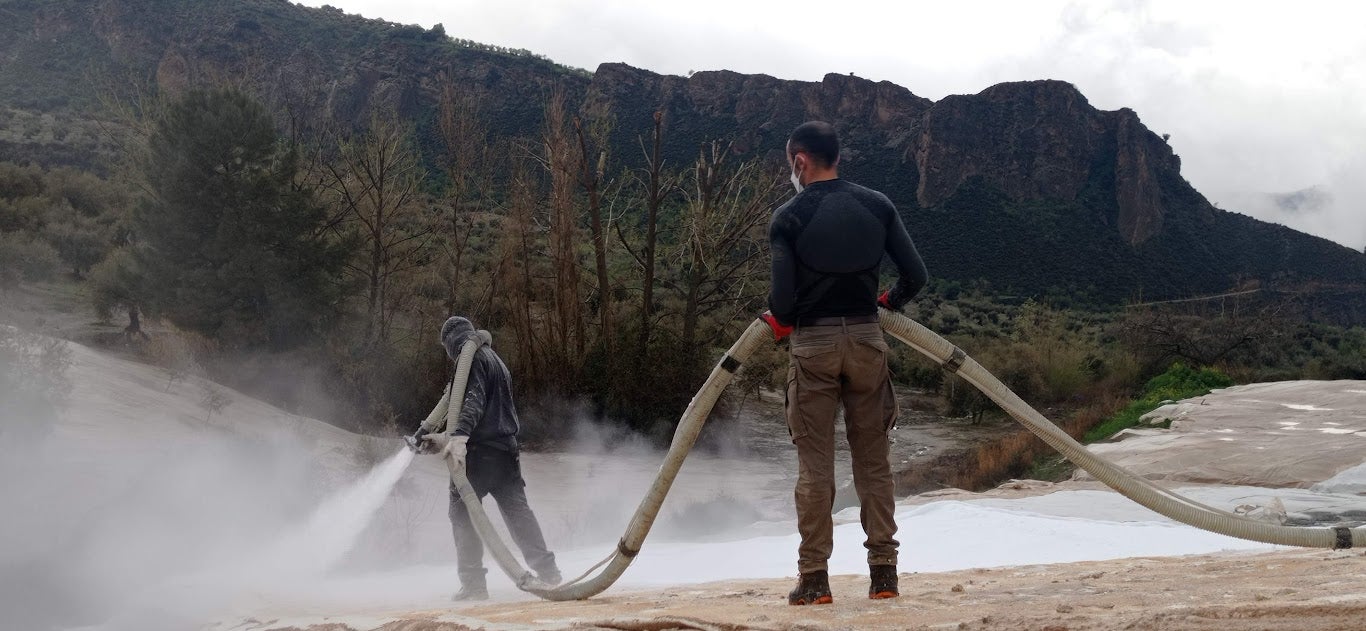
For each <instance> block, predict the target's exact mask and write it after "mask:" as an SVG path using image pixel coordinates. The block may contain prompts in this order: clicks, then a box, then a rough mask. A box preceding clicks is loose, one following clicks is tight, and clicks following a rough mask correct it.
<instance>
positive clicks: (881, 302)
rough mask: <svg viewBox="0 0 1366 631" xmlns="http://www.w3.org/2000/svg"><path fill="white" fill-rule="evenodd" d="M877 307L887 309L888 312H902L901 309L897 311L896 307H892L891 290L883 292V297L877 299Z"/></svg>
mask: <svg viewBox="0 0 1366 631" xmlns="http://www.w3.org/2000/svg"><path fill="white" fill-rule="evenodd" d="M877 306H879V307H882V308H883V309H886V310H888V311H901V310H900V309H897V308H896V307H893V306H892V292H891V290H887V291H884V292H882V295H881V296H878V297H877Z"/></svg>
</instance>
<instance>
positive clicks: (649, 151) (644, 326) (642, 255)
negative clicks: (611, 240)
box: [614, 111, 678, 352]
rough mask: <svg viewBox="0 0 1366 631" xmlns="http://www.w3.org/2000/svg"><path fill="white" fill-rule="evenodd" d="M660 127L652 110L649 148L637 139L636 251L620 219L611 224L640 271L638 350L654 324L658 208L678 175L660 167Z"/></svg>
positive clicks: (647, 341) (660, 116) (646, 343)
mask: <svg viewBox="0 0 1366 631" xmlns="http://www.w3.org/2000/svg"><path fill="white" fill-rule="evenodd" d="M663 127H664V113H663V112H661V111H656V112H655V115H654V127H653V130H652V131H651V136H650V145H649V148H647V147H646V145H645V140H644V139H643V138H642V139H641V140H640V145H641V146H640V149H641V152H642V153H644V154H645V168H644V169H641V171H640V172H639V173H636V174H634V176H635V179H636V180H637V181H638V182H639V183H640V184H642V185H643V186H644V189H645V191H644V197H645V200H644V201H645V238H644V242H643V243H642V244H641V245H640V251H639V252H637V251H636V250H635V249H634V248H632V247H631V243H630V241H628V240H627V238H626V236H625V235H624V234H623V233H622V230H621V222H615V224H614V225H615V226H616V229H617V238H618V239H619V240H620V241H621V243H622V245H623V246H625V247H626V251H627V252H629V253H630V254H631V256H632V257H633V258H635V260H636V263H637V264H639V265H640V267H641V271H642V276H643V278H642V280H641V287H640V289H641V298H640V341H639V344H640V348H641V349H642V352H643V351H644V349H647V348H649V345H650V336H651V332H652V329H653V328H654V309H655V273H656V268H657V266H656V264H655V257H656V250H657V247H658V244H659V209H660V207H661V206H662V205H663V204H664V200H665V198H666V197H668V195H669V194H670V192H671V191H673V190H674V187H675V186H677V185H678V177H677V176H676V175H674V174H670V173H666V172H665V171H664V159H663V158H662V157H661V156H660V147H661V145H662V144H663V141H664V130H663Z"/></svg>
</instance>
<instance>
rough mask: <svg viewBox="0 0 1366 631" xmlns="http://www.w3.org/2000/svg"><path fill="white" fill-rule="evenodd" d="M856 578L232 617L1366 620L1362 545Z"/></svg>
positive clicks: (1034, 623) (286, 628) (505, 626)
mask: <svg viewBox="0 0 1366 631" xmlns="http://www.w3.org/2000/svg"><path fill="white" fill-rule="evenodd" d="M865 580H866V579H865V578H864V577H860V576H838V577H834V578H833V579H832V587H833V588H834V592H835V603H834V604H833V605H826V606H813V607H790V606H788V605H787V604H786V601H785V600H784V598H785V595H786V592H787V590H788V589H789V588H790V586H791V585H790V583H791V582H792V581H788V580H773V579H768V580H759V581H753V582H747V583H741V582H725V583H712V584H707V585H696V586H689V587H686V588H671V589H664V590H659V591H642V592H608V593H607V594H605V595H602V596H598V597H596V598H592V599H589V600H586V601H579V602H569V603H551V602H541V601H534V602H528V601H523V602H510V603H497V604H485V605H481V606H475V607H467V608H463V609H459V610H452V611H425V612H410V613H403V614H394V615H391V616H384V617H378V618H375V617H372V618H369V619H367V620H347V619H344V618H340V619H331V620H317V621H311V622H310V621H285V620H277V621H267V622H261V623H256V624H248V625H243V626H240V627H236V630H237V631H266V630H272V631H348V630H355V631H361V630H362V629H366V630H368V629H377V630H382V631H463V630H468V629H488V630H490V631H495V630H503V631H514V630H522V629H622V630H633V631H646V630H648V631H662V630H665V629H697V630H707V631H711V630H717V631H740V630H755V631H758V630H765V629H772V630H779V629H781V630H790V631H795V630H808V629H810V630H814V629H869V630H878V629H964V630H973V631H977V630H986V629H1002V630H1011V631H1026V630H1027V631H1095V630H1101V629H1126V630H1127V629H1141V630H1145V631H1146V630H1152V631H1175V630H1187V629H1190V630H1209V629H1230V630H1231V629H1237V630H1240V631H1257V630H1262V631H1329V630H1342V631H1348V630H1353V631H1356V630H1360V629H1366V558H1364V557H1363V555H1362V553H1361V552H1359V551H1338V552H1330V551H1312V550H1286V551H1277V552H1272V553H1264V554H1218V555H1204V556H1191V557H1177V558H1138V559H1120V560H1113V561H1095V562H1085V563H1069V564H1059V565H1046V566H1022V567H1010V568H996V569H976V570H966V571H959V572H945V573H934V574H902V575H901V586H902V596H901V597H900V598H897V599H893V600H885V601H870V600H868V599H867V598H866V597H865V596H864V594H865V593H866V591H865V590H866V589H867V587H866V583H865Z"/></svg>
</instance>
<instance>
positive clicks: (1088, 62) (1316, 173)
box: [304, 0, 1366, 248]
mask: <svg viewBox="0 0 1366 631" xmlns="http://www.w3.org/2000/svg"><path fill="white" fill-rule="evenodd" d="M326 2H327V3H330V4H333V5H335V6H339V7H340V8H342V9H344V10H346V11H348V12H352V13H361V14H363V15H366V16H368V17H382V18H385V19H388V20H392V21H395V22H402V23H416V24H422V25H424V26H431V25H432V24H435V23H437V22H441V23H443V24H444V26H445V27H446V32H447V33H449V34H451V35H452V36H455V37H463V38H466V39H472V40H476V41H481V42H486V43H490V44H499V45H504V46H513V47H518V48H526V49H530V50H532V51H535V52H537V53H540V54H544V55H547V56H549V57H550V58H552V59H555V60H556V61H559V62H561V63H565V64H568V65H573V66H579V67H583V68H588V69H590V70H591V69H593V68H595V67H597V65H598V64H599V63H602V62H610V61H622V62H626V63H629V64H631V65H634V66H639V67H643V68H647V69H650V70H654V71H656V72H663V73H671V74H683V73H686V72H687V71H689V70H710V69H721V68H724V69H729V70H735V71H737V72H746V73H764V74H770V75H774V76H778V77H782V78H789V79H801V80H818V79H820V77H822V76H823V75H824V74H825V73H827V72H837V73H846V72H853V73H855V74H857V75H859V76H861V77H866V78H870V79H874V80H882V79H886V80H890V81H893V82H895V83H898V84H901V85H903V86H906V87H907V88H909V89H910V90H911V91H912V92H914V93H916V94H918V95H921V96H925V97H928V98H932V99H938V98H942V97H943V96H945V95H947V94H959V93H975V92H978V91H980V90H982V89H984V88H986V87H988V86H990V85H993V84H995V83H999V82H1002V81H1017V80H1027V79H1039V78H1053V79H1063V80H1066V81H1071V82H1073V83H1075V84H1076V85H1077V86H1078V87H1079V88H1080V89H1081V90H1082V92H1083V93H1084V94H1086V95H1087V97H1088V98H1089V99H1090V100H1091V102H1092V103H1093V104H1094V105H1096V106H1097V107H1101V108H1104V109H1117V108H1120V107H1131V108H1133V109H1134V110H1135V111H1137V112H1138V113H1139V115H1140V116H1141V117H1142V118H1143V120H1144V122H1145V123H1146V124H1147V125H1148V126H1149V127H1150V128H1152V129H1153V130H1154V131H1156V132H1158V133H1170V134H1171V135H1172V139H1171V142H1172V145H1173V147H1174V148H1175V149H1176V150H1177V152H1178V153H1179V154H1180V155H1181V157H1182V160H1183V165H1184V173H1185V175H1186V177H1187V179H1189V180H1190V181H1191V182H1192V183H1193V184H1194V185H1195V186H1196V188H1198V189H1200V190H1201V191H1202V192H1204V193H1205V194H1206V195H1207V196H1209V197H1210V198H1211V200H1213V201H1215V202H1219V203H1220V204H1221V206H1223V207H1224V208H1226V209H1230V210H1238V211H1240V212H1245V213H1248V214H1252V215H1253V216H1256V217H1258V218H1261V219H1265V220H1268V221H1276V222H1278V223H1286V224H1288V225H1291V226H1293V227H1295V228H1298V229H1301V230H1305V231H1309V232H1312V233H1313V234H1317V235H1319V236H1323V237H1327V238H1330V239H1333V240H1335V241H1338V242H1340V243H1343V244H1346V245H1349V246H1352V247H1355V248H1361V247H1362V246H1364V245H1366V190H1363V186H1362V185H1361V184H1360V182H1361V180H1362V176H1363V175H1366V174H1363V173H1362V171H1361V169H1362V168H1363V166H1366V38H1364V37H1362V36H1361V34H1360V31H1361V29H1360V25H1361V24H1366V4H1362V3H1356V2H1352V1H1350V0H1344V1H1339V2H1329V1H1313V0H1309V1H1306V2H1297V3H1285V2H1270V1H1266V0H1255V1H1243V2H1233V1H1209V2H1195V3H1193V2H1187V1H1185V0H1106V1H1085V2H1083V1H1068V0H1039V1H1031V2H1017V1H1013V0H966V1H960V2H952V3H943V2H934V3H931V2H902V3H886V2H873V1H866V0H847V1H844V2H839V3H834V4H831V3H827V2H821V3H817V2H809V1H806V0H799V1H796V2H771V1H751V2H735V1H734V0H695V1H693V2H686V3H679V2H672V3H653V2H633V1H624V0H604V1H601V2H589V1H586V0H579V1H573V0H541V1H538V2H532V1H531V0H500V1H499V2H487V1H486V0H479V1H475V0H453V1H444V2H439V1H437V0H384V1H380V0H326ZM304 4H308V5H313V6H319V5H322V4H324V2H323V1H319V0H308V1H306V2H304ZM1315 186H1317V187H1319V188H1321V189H1322V190H1324V191H1325V192H1326V193H1327V194H1328V196H1329V197H1331V199H1332V201H1331V202H1330V203H1329V204H1328V205H1327V206H1325V208H1324V209H1323V210H1321V211H1319V212H1317V213H1301V214H1298V215H1292V214H1286V213H1285V212H1283V211H1282V210H1280V209H1279V208H1278V207H1276V206H1275V205H1274V204H1271V205H1260V206H1259V205H1256V204H1250V205H1249V207H1245V208H1240V207H1238V206H1236V205H1235V204H1236V203H1237V202H1239V201H1245V200H1246V199H1247V198H1248V197H1247V194H1248V193H1284V192H1290V191H1295V190H1300V189H1305V188H1310V187H1315ZM1251 206H1257V207H1251Z"/></svg>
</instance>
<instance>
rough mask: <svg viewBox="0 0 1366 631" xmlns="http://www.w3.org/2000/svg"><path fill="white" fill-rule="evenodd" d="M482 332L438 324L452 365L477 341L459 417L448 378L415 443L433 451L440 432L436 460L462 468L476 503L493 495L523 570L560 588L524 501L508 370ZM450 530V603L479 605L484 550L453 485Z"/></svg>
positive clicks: (451, 322) (484, 591) (453, 321)
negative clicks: (454, 571)
mask: <svg viewBox="0 0 1366 631" xmlns="http://www.w3.org/2000/svg"><path fill="white" fill-rule="evenodd" d="M491 339H492V338H491V337H490V336H489V334H488V332H487V331H476V330H475V329H474V325H473V324H471V323H470V321H469V320H467V319H465V318H462V317H459V316H456V317H452V318H450V319H448V320H446V323H445V324H443V325H442V326H441V344H442V346H444V347H445V348H446V356H447V357H450V359H451V361H457V360H458V358H459V357H460V349H461V348H463V347H464V346H465V343H466V342H467V341H469V340H478V341H479V342H480V346H479V350H478V351H477V352H476V353H475V354H474V362H473V363H472V364H471V365H470V377H469V383H468V385H467V386H466V387H465V396H464V399H463V403H462V404H461V406H460V414H459V416H456V417H452V416H450V412H451V410H452V406H451V396H452V390H453V388H454V380H452V382H451V383H449V384H447V385H446V394H445V396H443V397H442V398H441V401H440V402H438V403H437V404H436V407H435V408H434V409H432V413H431V414H429V415H428V416H427V419H426V420H424V421H422V426H421V427H420V428H418V430H417V433H415V434H413V436H412V439H413V443H414V444H416V445H431V444H432V443H435V442H436V441H432V440H430V439H428V438H427V435H428V434H434V433H445V434H447V435H448V436H449V437H450V438H449V440H448V441H446V445H445V447H443V448H442V452H441V455H442V456H443V457H447V458H451V459H452V461H453V463H454V466H456V467H464V468H465V475H466V476H467V477H468V478H469V481H470V486H472V487H473V488H474V492H475V493H476V494H477V495H478V496H479V499H480V500H482V499H483V498H484V496H485V495H493V499H495V500H497V501H498V510H499V512H501V513H502V514H503V521H504V522H506V523H507V527H508V531H509V532H510V533H511V534H512V540H513V542H514V543H516V544H517V548H518V549H520V550H521V551H522V557H523V558H525V559H526V562H527V565H529V566H531V569H532V570H533V571H535V572H536V578H537V579H539V580H540V581H541V582H542V583H544V584H546V585H547V586H554V585H558V584H559V583H560V578H561V577H560V570H559V568H558V567H557V566H556V565H555V554H554V553H552V552H550V551H549V550H547V549H546V545H545V537H544V536H543V535H542V534H541V526H540V524H539V523H537V521H536V515H535V513H532V512H531V506H530V505H529V504H527V500H526V488H525V487H526V482H525V481H523V480H522V466H521V456H520V448H519V446H518V444H517V432H518V429H519V425H518V422H517V408H516V406H515V405H514V404H513V402H512V376H511V375H510V374H509V373H508V369H507V366H506V365H505V364H504V363H503V360H502V359H501V358H499V357H498V354H497V353H495V352H493V348H492V347H491V346H490V345H489V344H490V341H491ZM450 496H451V497H450V518H451V530H452V532H453V533H454V535H455V556H456V560H457V565H458V567H459V573H460V591H459V592H457V593H456V594H455V596H454V597H453V598H454V600H484V599H487V598H488V587H487V585H486V583H485V574H486V573H487V572H488V570H486V569H484V544H483V541H482V540H480V538H479V534H478V533H477V532H475V529H474V524H473V523H472V522H471V521H470V515H469V511H468V509H466V508H465V504H464V502H463V501H462V500H461V498H460V494H459V493H458V492H456V489H455V484H454V483H452V484H451V491H450Z"/></svg>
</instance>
